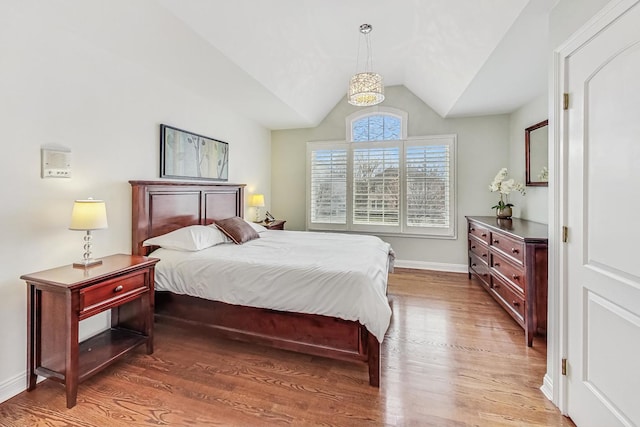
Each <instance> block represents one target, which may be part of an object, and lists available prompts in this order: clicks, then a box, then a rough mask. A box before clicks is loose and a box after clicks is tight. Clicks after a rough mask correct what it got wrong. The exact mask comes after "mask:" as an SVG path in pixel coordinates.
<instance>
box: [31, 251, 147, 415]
mask: <svg viewBox="0 0 640 427" xmlns="http://www.w3.org/2000/svg"><path fill="white" fill-rule="evenodd" d="M100 260H101V261H102V263H101V264H100V265H97V266H92V267H87V268H75V267H73V266H71V265H67V266H64V267H58V268H54V269H51V270H46V271H40V272H38V273H31V274H25V275H23V276H21V279H23V280H25V281H26V282H27V287H28V292H27V312H28V315H27V322H28V325H27V341H28V343H27V359H28V361H27V390H29V391H31V390H33V389H34V388H35V387H36V380H37V377H38V375H40V376H43V377H46V378H49V379H51V380H53V381H57V382H60V383H62V384H63V385H64V387H65V391H66V397H67V408H72V407H73V406H75V404H76V398H77V394H78V384H79V383H80V382H82V381H83V380H85V379H87V378H88V377H90V376H92V375H93V374H95V373H97V372H99V371H100V370H102V369H104V368H105V367H107V366H109V365H110V364H112V363H114V362H115V361H116V360H118V359H120V358H121V357H122V356H124V355H125V354H127V353H129V352H130V351H132V350H133V349H135V348H136V347H138V346H141V345H145V347H146V351H147V353H148V354H151V353H153V306H154V268H155V264H156V263H157V262H158V261H159V260H158V259H154V258H147V257H143V256H135V255H134V256H132V255H125V254H119V255H111V256H108V257H104V258H101V259H100ZM107 310H109V311H111V328H109V329H107V330H106V331H103V332H101V333H99V334H97V335H95V336H93V337H91V338H89V339H87V340H85V341H83V342H80V343H79V342H78V327H79V322H80V321H81V320H84V319H87V318H89V317H91V316H93V315H95V314H98V313H102V312H104V311H107Z"/></svg>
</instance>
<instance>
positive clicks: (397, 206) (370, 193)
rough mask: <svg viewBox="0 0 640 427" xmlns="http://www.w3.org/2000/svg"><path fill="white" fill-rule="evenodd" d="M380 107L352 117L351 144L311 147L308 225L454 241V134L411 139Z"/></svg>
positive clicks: (399, 118)
mask: <svg viewBox="0 0 640 427" xmlns="http://www.w3.org/2000/svg"><path fill="white" fill-rule="evenodd" d="M381 110H382V109H380V108H375V109H370V110H362V111H360V112H358V113H356V114H355V115H352V116H350V117H348V118H347V125H348V129H349V133H350V137H351V140H352V141H351V142H335V141H333V142H309V143H307V154H308V155H307V159H308V161H307V170H308V198H307V203H308V206H307V207H308V213H309V215H308V219H307V228H308V229H310V230H346V231H364V232H370V233H390V234H400V235H402V234H405V235H428V236H441V237H454V236H455V206H454V201H455V197H454V188H455V186H454V182H455V179H454V178H455V142H456V137H455V135H440V136H429V137H420V138H406V121H407V115H406V113H404V112H401V111H399V110H392V109H384V111H381Z"/></svg>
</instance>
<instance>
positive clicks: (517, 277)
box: [511, 274, 520, 280]
mask: <svg viewBox="0 0 640 427" xmlns="http://www.w3.org/2000/svg"><path fill="white" fill-rule="evenodd" d="M511 277H513V280H518V279H519V278H520V276H518V275H517V274H513V275H511Z"/></svg>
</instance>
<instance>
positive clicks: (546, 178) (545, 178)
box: [538, 166, 549, 182]
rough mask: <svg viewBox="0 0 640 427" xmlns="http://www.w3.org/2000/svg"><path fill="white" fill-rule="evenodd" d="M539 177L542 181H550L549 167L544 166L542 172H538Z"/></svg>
mask: <svg viewBox="0 0 640 427" xmlns="http://www.w3.org/2000/svg"><path fill="white" fill-rule="evenodd" d="M538 179H539V180H540V181H542V182H547V181H549V168H547V167H546V166H543V167H542V170H540V173H539V174H538Z"/></svg>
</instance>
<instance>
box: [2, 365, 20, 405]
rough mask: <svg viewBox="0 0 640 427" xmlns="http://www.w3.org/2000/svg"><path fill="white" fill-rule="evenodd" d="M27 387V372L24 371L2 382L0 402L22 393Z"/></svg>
mask: <svg viewBox="0 0 640 427" xmlns="http://www.w3.org/2000/svg"><path fill="white" fill-rule="evenodd" d="M26 388H27V372H26V371H25V372H22V373H21V374H18V375H16V376H15V377H12V378H9V379H8V380H5V381H3V382H1V383H0V402H4V401H5V400H9V399H11V398H12V397H13V396H15V395H17V394H20V393H22V392H23V391H25V390H26Z"/></svg>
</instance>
